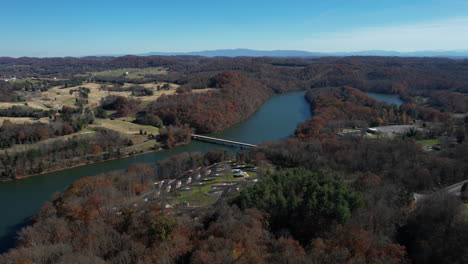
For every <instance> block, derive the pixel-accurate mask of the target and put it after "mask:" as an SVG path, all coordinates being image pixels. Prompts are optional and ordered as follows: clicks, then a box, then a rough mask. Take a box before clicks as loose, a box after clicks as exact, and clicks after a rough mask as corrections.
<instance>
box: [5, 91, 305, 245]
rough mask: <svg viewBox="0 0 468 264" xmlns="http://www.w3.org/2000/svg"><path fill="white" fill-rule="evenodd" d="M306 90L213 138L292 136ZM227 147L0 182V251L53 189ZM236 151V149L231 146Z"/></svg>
mask: <svg viewBox="0 0 468 264" xmlns="http://www.w3.org/2000/svg"><path fill="white" fill-rule="evenodd" d="M304 93H305V92H294V93H288V94H283V95H278V96H275V97H273V98H271V99H270V100H268V101H267V102H266V103H265V104H263V105H262V107H261V108H260V109H259V110H258V111H257V112H256V113H255V114H253V115H252V116H251V117H250V118H249V119H248V120H246V121H244V122H242V123H240V124H238V125H235V126H233V127H231V128H229V129H226V130H224V131H222V132H219V133H213V134H210V135H211V136H214V137H219V138H224V139H231V140H235V141H240V142H245V143H252V144H256V143H260V142H262V141H272V140H278V139H284V138H287V137H289V136H291V135H292V133H293V132H294V130H295V128H296V127H297V125H298V124H299V123H301V122H303V121H304V120H306V119H308V118H309V117H310V115H311V113H310V107H309V105H308V104H307V102H306V100H305V99H304ZM219 148H227V147H222V146H219V145H215V144H210V143H204V142H197V141H193V142H192V143H190V144H189V145H187V146H182V147H178V148H175V149H171V150H165V151H160V152H154V153H149V154H145V155H141V156H135V157H129V158H125V159H120V160H112V161H107V162H102V163H96V164H90V165H86V166H82V167H77V168H73V169H68V170H63V171H59V172H53V173H48V174H44V175H39V176H35V177H31V178H27V179H22V180H18V181H12V182H6V183H1V184H0V212H2V214H1V217H0V252H3V251H5V250H6V249H8V248H10V247H12V246H13V245H14V240H15V236H16V232H17V231H18V230H19V229H21V227H23V226H25V225H26V224H27V220H28V219H29V218H30V217H31V216H33V215H34V214H36V213H37V212H38V210H39V208H40V207H41V205H43V204H44V203H45V202H46V201H48V200H50V199H51V197H52V195H53V194H54V193H55V192H60V191H62V190H64V189H65V188H66V187H67V186H68V185H69V184H71V183H72V182H74V181H75V180H77V179H79V178H82V177H85V176H93V175H97V174H100V173H104V172H108V171H112V170H118V169H125V168H127V167H129V166H130V165H131V164H133V163H136V162H140V163H154V162H156V161H157V160H161V159H164V158H167V157H169V156H171V155H173V154H177V153H182V152H194V151H197V152H202V153H204V152H207V151H209V150H212V149H219ZM230 150H231V151H236V149H232V148H231V149H230Z"/></svg>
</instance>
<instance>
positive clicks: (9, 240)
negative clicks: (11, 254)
mask: <svg viewBox="0 0 468 264" xmlns="http://www.w3.org/2000/svg"><path fill="white" fill-rule="evenodd" d="M29 222H30V218H29V217H26V218H24V219H23V220H22V221H21V222H20V223H17V224H15V225H12V226H9V227H7V230H6V232H5V235H4V236H2V237H0V253H3V252H6V251H7V250H8V249H10V248H13V247H14V246H15V245H16V239H17V236H18V231H19V230H21V229H22V228H23V227H26V226H27V225H28V224H29Z"/></svg>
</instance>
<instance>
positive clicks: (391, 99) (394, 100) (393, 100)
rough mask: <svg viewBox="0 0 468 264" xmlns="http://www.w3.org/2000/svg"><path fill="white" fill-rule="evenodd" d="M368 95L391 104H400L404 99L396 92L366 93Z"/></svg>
mask: <svg viewBox="0 0 468 264" xmlns="http://www.w3.org/2000/svg"><path fill="white" fill-rule="evenodd" d="M366 94H367V95H368V96H370V97H372V98H374V99H375V100H379V101H383V102H387V103H389V104H396V105H397V106H400V105H402V104H403V101H402V100H401V99H400V96H398V95H396V94H383V93H366Z"/></svg>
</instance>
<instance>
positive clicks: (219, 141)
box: [191, 134, 257, 148]
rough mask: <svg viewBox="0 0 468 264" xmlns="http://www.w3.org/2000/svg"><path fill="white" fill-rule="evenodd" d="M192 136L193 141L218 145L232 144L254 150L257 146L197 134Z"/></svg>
mask: <svg viewBox="0 0 468 264" xmlns="http://www.w3.org/2000/svg"><path fill="white" fill-rule="evenodd" d="M191 136H192V138H193V139H199V140H202V141H208V142H214V143H216V142H218V143H225V144H232V145H238V146H245V147H251V148H254V147H256V146H257V145H254V144H249V143H244V142H238V141H233V140H227V139H222V138H215V137H207V136H202V135H197V134H192V135H191Z"/></svg>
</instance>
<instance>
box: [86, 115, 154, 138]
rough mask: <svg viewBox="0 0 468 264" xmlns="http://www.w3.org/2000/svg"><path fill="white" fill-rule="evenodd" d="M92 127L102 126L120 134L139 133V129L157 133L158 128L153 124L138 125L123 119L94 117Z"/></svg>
mask: <svg viewBox="0 0 468 264" xmlns="http://www.w3.org/2000/svg"><path fill="white" fill-rule="evenodd" d="M127 119H128V120H131V119H130V118H125V120H127ZM93 126H94V127H104V128H108V129H112V130H115V131H117V132H120V133H122V134H127V135H129V134H139V133H140V129H141V130H143V131H146V132H147V133H148V134H153V135H157V134H158V133H159V128H157V127H154V126H146V125H139V124H135V123H131V122H127V121H123V120H118V119H114V120H110V119H96V120H95V121H94V124H93Z"/></svg>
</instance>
